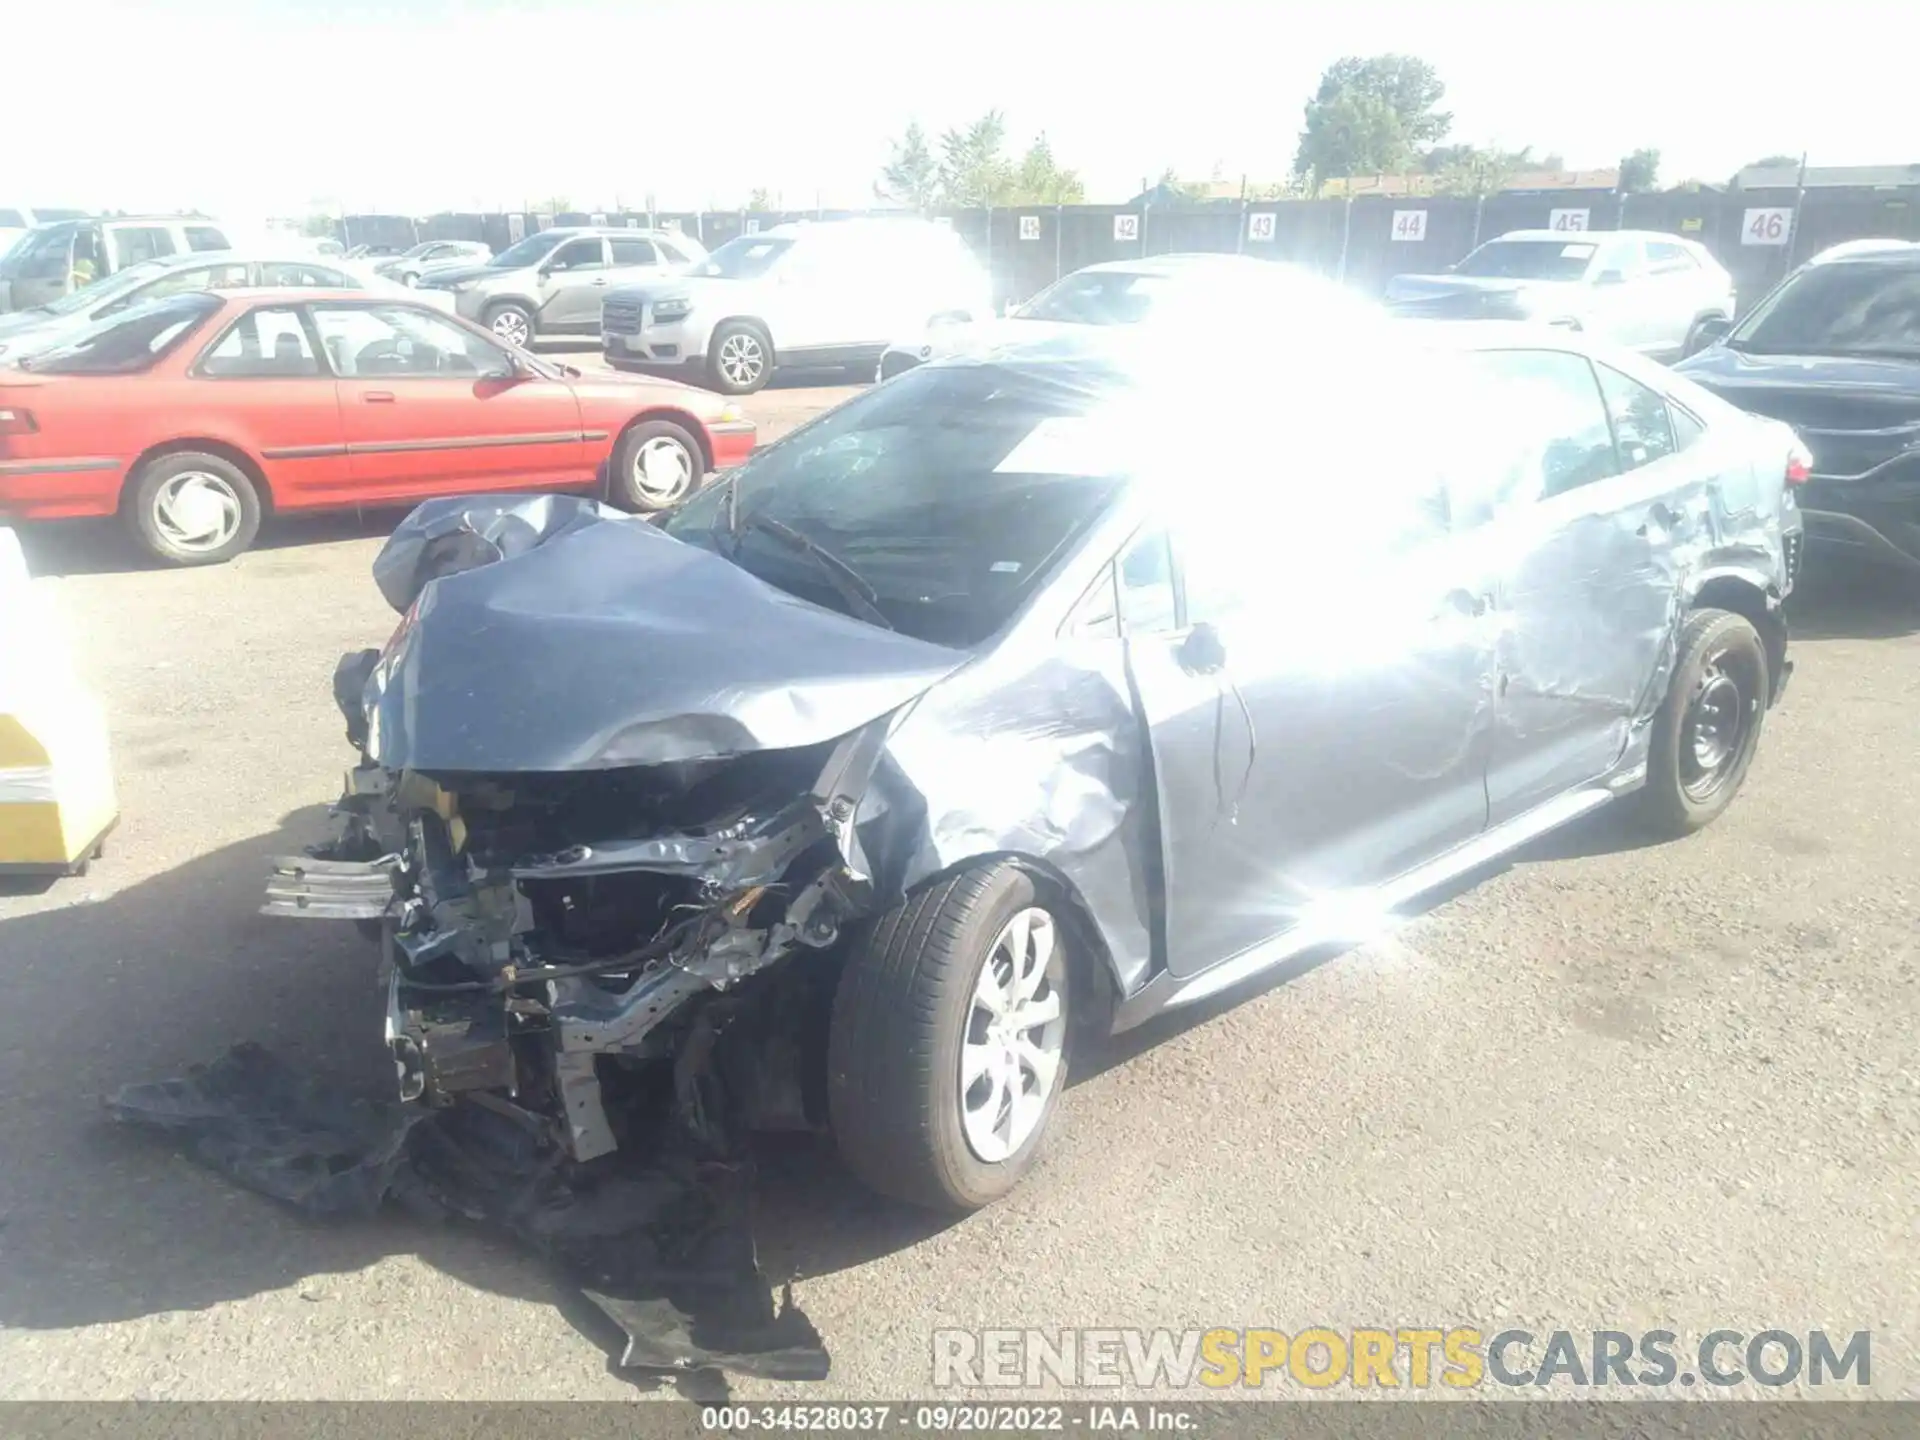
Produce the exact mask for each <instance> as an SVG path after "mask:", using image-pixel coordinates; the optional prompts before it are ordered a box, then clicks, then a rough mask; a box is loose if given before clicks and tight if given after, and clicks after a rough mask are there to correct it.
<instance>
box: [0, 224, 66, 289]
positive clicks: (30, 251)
mask: <svg viewBox="0 0 1920 1440" xmlns="http://www.w3.org/2000/svg"><path fill="white" fill-rule="evenodd" d="M74 234H75V227H74V226H72V225H42V226H40V227H39V228H38V229H35V230H29V231H28V232H27V233H26V234H24V235H22V236H21V237H20V239H19V240H18V241H17V242H15V244H14V247H13V248H12V249H11V250H9V251H7V253H6V256H5V258H0V280H55V279H58V278H59V277H60V276H61V275H62V274H63V273H64V272H65V271H66V269H67V265H68V262H69V257H70V256H71V253H72V250H73V237H74Z"/></svg>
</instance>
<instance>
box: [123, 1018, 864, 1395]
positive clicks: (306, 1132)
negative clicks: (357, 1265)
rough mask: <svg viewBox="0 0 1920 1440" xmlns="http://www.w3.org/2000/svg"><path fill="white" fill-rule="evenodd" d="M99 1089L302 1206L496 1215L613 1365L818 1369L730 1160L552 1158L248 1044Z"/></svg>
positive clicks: (810, 1340)
mask: <svg viewBox="0 0 1920 1440" xmlns="http://www.w3.org/2000/svg"><path fill="white" fill-rule="evenodd" d="M106 1104H107V1111H108V1113H109V1114H110V1115H111V1116H112V1117H113V1119H115V1120H117V1121H119V1122H121V1123H124V1124H129V1125H138V1126H143V1127H146V1128H150V1129H154V1130H159V1131H162V1132H165V1133H166V1134H168V1135H169V1136H171V1137H172V1138H173V1139H174V1141H175V1142H176V1143H177V1144H178V1145H179V1146H180V1147H181V1149H182V1150H183V1151H184V1153H185V1154H186V1155H187V1156H188V1157H189V1158H191V1159H193V1160H195V1161H197V1162H198V1163H200V1164H202V1165H205V1166H207V1167H208V1168H209V1169H211V1170H214V1171H217V1172H218V1173H220V1174H222V1175H224V1176H226V1177H227V1178H229V1179H231V1180H234V1181H236V1182H238V1183H239V1184H241V1185H244V1186H246V1187H247V1188H248V1189H250V1190H255V1191H258V1192H259V1193H261V1194H263V1195H267V1196H270V1197H272V1198H273V1199H275V1200H279V1201H281V1202H283V1203H285V1204H288V1205H291V1206H293V1207H294V1208H296V1209H298V1210H300V1211H301V1212H302V1213H304V1214H306V1215H307V1216H309V1217H312V1218H316V1219H343V1218H350V1217H366V1216H371V1215H372V1214H374V1212H376V1211H377V1210H379V1209H380V1208H381V1207H382V1206H384V1205H389V1204H391V1205H394V1206H396V1207H398V1208H401V1209H403V1210H405V1211H407V1212H409V1213H412V1214H415V1215H419V1216H424V1217H428V1218H438V1219H449V1218H455V1217H457V1218H460V1219H464V1220H468V1221H472V1222H476V1223H479V1224H482V1225H486V1226H490V1227H492V1228H494V1229H497V1230H501V1231H504V1232H505V1233H507V1234H509V1235H511V1236H512V1237H514V1238H515V1239H516V1240H518V1241H520V1242H521V1243H522V1244H524V1245H526V1246H527V1247H528V1248H529V1249H530V1250H532V1251H533V1252H534V1253H535V1254H537V1255H540V1256H541V1257H543V1258H544V1259H546V1260H548V1261H549V1262H551V1263H552V1264H554V1265H555V1266H556V1268H557V1269H558V1270H559V1271H560V1272H561V1274H562V1275H563V1276H564V1278H565V1279H566V1280H567V1281H568V1282H569V1283H571V1284H573V1285H575V1286H577V1287H578V1288H579V1289H580V1290H581V1291H582V1292H583V1293H584V1294H585V1295H586V1296H587V1297H588V1298H589V1299H591V1300H592V1301H593V1302H594V1303H595V1304H596V1305H597V1306H599V1308H600V1309H601V1310H603V1311H605V1312H606V1314H607V1315H608V1316H609V1317H610V1318H611V1319H612V1320H613V1321H614V1322H615V1323H616V1324H617V1325H619V1326H620V1328H621V1329H622V1330H623V1331H624V1332H625V1334H626V1337H627V1340H626V1349H625V1352H624V1353H623V1354H622V1355H621V1357H620V1361H619V1363H620V1364H621V1365H622V1366H623V1367H627V1368H631V1369H636V1370H648V1371H659V1372H668V1373H673V1372H680V1373H684V1372H688V1371H693V1370H700V1369H707V1368H715V1367H717V1368H720V1369H724V1370H729V1371H733V1372H735V1373H738V1374H743V1375H756V1376H762V1377H765V1378H768V1379H776V1380H823V1379H825V1378H826V1375H827V1369H828V1359H827V1352H826V1349H825V1347H824V1346H823V1345H822V1343H821V1340H820V1336H819V1333H818V1332H817V1331H816V1330H815V1329H814V1328H813V1325H812V1323H811V1322H810V1321H808V1319H807V1318H806V1316H805V1315H804V1314H803V1313H802V1312H801V1311H800V1310H799V1308H798V1307H796V1306H795V1305H794V1304H793V1299H792V1295H791V1292H790V1291H789V1292H786V1293H785V1294H783V1297H782V1303H781V1305H780V1306H779V1307H778V1308H776V1307H775V1304H774V1300H773V1296H772V1294H771V1292H770V1290H769V1287H768V1284H767V1281H766V1277H765V1276H764V1274H762V1272H761V1270H760V1267H759V1262H758V1260H757V1258H756V1256H755V1253H754V1246H753V1236H752V1231H751V1229H750V1227H749V1209H750V1206H749V1201H750V1197H751V1182H752V1176H751V1172H750V1171H749V1169H748V1168H747V1167H746V1166H745V1165H744V1164H724V1163H716V1162H712V1161H704V1160H701V1159H699V1158H697V1157H694V1156H688V1155H675V1154H671V1153H669V1154H666V1155H663V1156H662V1157H661V1158H660V1159H658V1160H656V1161H654V1162H652V1163H650V1164H647V1165H640V1164H636V1163H634V1162H631V1161H627V1160H625V1159H624V1158H616V1157H608V1161H607V1162H601V1163H598V1164H596V1165H594V1166H591V1167H584V1169H583V1167H577V1166H576V1167H564V1168H563V1165H562V1163H561V1162H562V1158H563V1157H562V1156H561V1154H560V1152H559V1151H558V1150H556V1149H555V1148H553V1147H552V1146H551V1145H550V1144H549V1143H547V1142H545V1141H544V1140H543V1139H542V1137H541V1136H539V1135H538V1134H537V1133H536V1132H535V1131H534V1130H533V1129H531V1128H529V1127H528V1126H526V1125H524V1124H522V1123H521V1122H520V1120H519V1119H517V1118H516V1117H515V1115H513V1114H510V1113H506V1112H504V1111H501V1110H495V1109H490V1108H486V1107H483V1106H481V1105H478V1104H472V1103H468V1104H462V1105H457V1106H454V1107H452V1108H450V1109H443V1110H436V1109H428V1108H426V1107H424V1106H419V1105H399V1104H372V1103H365V1102H360V1101H357V1100H354V1099H351V1098H349V1097H347V1096H344V1095H342V1094H340V1093H338V1092H335V1091H332V1090H330V1089H328V1088H327V1087H325V1086H322V1085H319V1084H317V1083H315V1082H314V1081H313V1080H311V1079H310V1078H308V1077H305V1076H302V1075H299V1074H298V1073H296V1072H295V1071H293V1070H291V1069H289V1068H288V1067H287V1066H286V1065H285V1064H283V1063H282V1062H281V1061H280V1060H278V1059H277V1058H275V1057H274V1056H273V1055H271V1054H269V1053H268V1052H267V1051H266V1050H264V1049H262V1048H261V1047H259V1046H258V1045H251V1044H248V1045H239V1046H236V1047H235V1048H234V1049H233V1050H231V1051H229V1052H228V1053H227V1054H226V1055H224V1056H222V1057H221V1058H220V1059H218V1060H216V1061H214V1062H213V1063H212V1064H210V1065H204V1066H196V1067H194V1068H193V1069H192V1070H189V1071H188V1072H187V1073H186V1074H185V1075H183V1076H181V1077H179V1078H177V1079H172V1080H162V1081H157V1082H154V1083H151V1084H140V1085H129V1086H125V1087H124V1088H122V1089H121V1090H119V1091H117V1092H116V1093H115V1094H113V1095H112V1096H110V1097H109V1098H108V1100H107V1102H106ZM583 1175H584V1176H586V1178H582V1176H583Z"/></svg>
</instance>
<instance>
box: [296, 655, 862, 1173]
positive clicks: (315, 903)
mask: <svg viewBox="0 0 1920 1440" xmlns="http://www.w3.org/2000/svg"><path fill="white" fill-rule="evenodd" d="M352 658H353V657H349V660H350V661H351V660H352ZM345 668H346V665H345V662H343V669H345ZM344 688H345V690H346V691H347V693H351V691H352V687H351V686H347V687H344ZM343 699H344V696H343ZM342 708H343V710H348V711H349V728H350V731H351V730H352V728H353V724H354V719H353V715H352V712H351V710H350V709H349V707H348V706H347V705H346V704H344V703H343V706H342ZM885 735H886V726H885V722H884V721H880V722H875V723H872V724H869V725H867V726H865V727H863V728H861V729H858V730H856V731H854V732H853V733H851V734H850V735H848V736H846V737H844V738H842V739H840V740H837V741H833V742H829V743H825V744H820V745H815V746H810V747H802V748H798V749H790V750H764V751H757V752H752V753H748V754H744V755H739V756H733V757H728V758H721V759H711V760H699V761H687V762H681V763H675V764H665V765H652V766H636V767H628V768H622V769H607V770H589V771H577V772H566V773H540V774H521V775H477V774H465V775H459V776H449V775H441V776H438V777H429V776H427V775H423V774H420V773H417V772H412V771H392V770H388V769H385V768H383V767H381V766H380V765H378V764H375V763H372V762H367V763H363V764H361V765H360V766H359V767H357V768H356V769H354V770H353V771H351V772H350V773H349V775H348V778H347V785H346V791H345V794H344V795H343V796H342V798H341V800H340V801H339V803H338V805H337V806H336V807H335V813H336V816H337V818H338V821H339V832H338V834H337V836H336V837H335V838H334V839H333V840H332V841H331V842H330V843H329V844H327V845H325V846H322V847H316V849H315V851H314V853H312V854H311V855H308V856H303V857H288V858H284V859H281V860H278V861H276V862H275V869H274V874H273V876H272V879H271V881H270V883H269V886H268V894H267V902H266V904H265V906H264V911H265V913H267V914H271V915H282V916H292V917H297V918H313V919H351V920H354V921H356V922H358V923H359V924H360V925H361V927H362V928H363V930H365V931H366V932H367V933H369V934H370V935H374V936H377V937H378V939H379V942H380V944H381V947H382V950H383V969H384V970H385V971H386V976H385V981H386V988H387V1016H386V1038H387V1044H388V1046H389V1048H390V1049H391V1051H392V1056H393V1061H394V1066H395V1070H396V1072H397V1076H398V1082H399V1089H400V1096H401V1099H402V1100H404V1101H409V1102H412V1101H419V1102H421V1103H423V1104H424V1105H426V1106H428V1107H446V1106H451V1105H454V1104H456V1103H458V1102H461V1101H463V1100H472V1101H475V1102H477V1103H479V1104H481V1105H483V1106H485V1107H487V1108H490V1109H494V1110H496V1111H499V1112H501V1113H506V1114H510V1115H512V1116H513V1117H515V1118H517V1119H518V1120H520V1122H521V1123H522V1124H524V1125H526V1126H528V1127H531V1128H533V1129H536V1130H538V1131H541V1132H543V1133H544V1134H545V1135H546V1136H547V1137H548V1138H549V1139H551V1141H552V1142H553V1143H554V1144H555V1145H556V1146H557V1147H558V1148H559V1149H560V1150H561V1151H563V1152H564V1154H565V1156H567V1157H569V1158H570V1159H571V1160H573V1161H575V1162H589V1161H593V1160H597V1159H599V1158H600V1157H602V1156H605V1155H608V1154H610V1153H612V1152H614V1151H616V1150H619V1149H622V1148H628V1147H631V1146H632V1145H634V1144H635V1143H636V1141H637V1142H639V1143H641V1144H644V1145H649V1146H650V1145H652V1144H653V1143H655V1133H656V1132H654V1131H653V1130H647V1131H646V1132H645V1134H644V1136H643V1135H642V1133H641V1127H642V1126H645V1125H647V1124H648V1123H649V1118H648V1117H654V1118H657V1109H656V1107H654V1106H653V1105H651V1104H650V1103H649V1102H650V1100H653V1099H657V1098H662V1097H670V1103H671V1113H672V1117H673V1122H674V1123H675V1124H676V1125H677V1127H678V1128H679V1129H680V1130H681V1131H683V1132H684V1133H685V1134H687V1135H690V1136H691V1137H692V1138H693V1139H694V1140H695V1141H696V1142H698V1148H699V1149H700V1150H702V1151H704V1152H705V1153H707V1154H710V1155H713V1154H725V1153H728V1152H729V1151H730V1150H731V1149H732V1148H733V1145H732V1143H731V1140H732V1139H733V1138H737V1137H738V1135H739V1134H741V1133H744V1132H746V1131H751V1130H766V1129H779V1130H784V1129H799V1128H812V1123H811V1122H810V1120H809V1115H810V1113H813V1111H812V1110H811V1108H810V1107H809V1105H808V1103H807V1101H808V1096H809V1094H810V1093H812V1092H813V1091H814V1090H815V1086H814V1085H813V1083H812V1081H811V1079H810V1077H809V1060H810V1049H809V1047H810V1037H809V1035H808V1033H807V1030H808V1027H807V1024H806V1021H807V1019H808V1017H809V1016H811V1015H817V1014H818V1013H819V1012H818V1011H817V1010H815V1009H814V1008H813V1004H814V1002H815V1001H816V1000H817V999H818V998H819V996H820V995H821V994H823V993H830V984H829V982H830V979H831V970H830V966H829V962H827V961H826V959H825V958H824V954H823V952H826V951H828V950H830V949H831V948H832V947H833V946H834V945H835V943H836V942H837V941H838V939H839V938H840V935H841V932H842V930H843V928H844V927H845V926H846V924H847V923H848V922H849V921H850V920H851V919H853V918H854V917H856V916H857V915H859V914H861V913H862V912H863V911H864V910H865V909H866V908H867V906H868V904H869V902H870V898H871V897H870V884H869V881H868V879H867V877H866V876H865V875H864V874H863V873H861V871H860V869H859V868H858V867H857V866H856V864H855V863H854V859H853V857H854V856H855V855H857V853H858V851H857V845H856V843H855V841H854V838H853V835H852V828H851V827H852V821H853V816H854V810H855V804H856V800H857V798H858V790H859V788H860V786H861V785H863V784H864V782H865V778H866V777H867V776H868V775H869V774H870V773H871V771H872V768H873V765H874V762H875V760H876V759H877V757H878V755H879V752H880V748H881V747H882V745H883V744H884V741H885ZM356 738H358V737H356ZM809 958H813V959H815V960H817V961H819V963H817V964H813V965H808V964H807V963H805V962H806V961H807V960H808V959H809ZM782 962H786V963H784V964H783V963H782ZM768 972H772V973H768Z"/></svg>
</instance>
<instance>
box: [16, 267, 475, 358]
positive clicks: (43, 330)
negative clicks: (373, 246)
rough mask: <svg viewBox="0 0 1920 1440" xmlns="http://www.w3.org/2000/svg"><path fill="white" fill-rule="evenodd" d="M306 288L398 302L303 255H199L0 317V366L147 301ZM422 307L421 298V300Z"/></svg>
mask: <svg viewBox="0 0 1920 1440" xmlns="http://www.w3.org/2000/svg"><path fill="white" fill-rule="evenodd" d="M290 285H308V286H314V287H317V288H319V289H324V290H365V291H369V292H372V293H376V294H392V295H402V294H405V293H406V291H405V289H404V288H403V287H402V286H401V285H400V283H399V282H398V281H393V280H385V279H381V278H379V277H377V276H374V275H370V274H368V273H366V271H365V270H364V268H363V267H360V266H357V265H355V264H354V263H353V262H351V261H345V260H333V259H327V258H315V257H313V256H308V255H300V254H291V255H290V254H284V253H274V252H268V253H265V254H257V253H254V252H251V251H238V250H207V251H201V252H199V253H198V254H189V255H169V256H167V257H166V258H165V259H162V260H143V261H141V262H140V263H139V264H138V265H131V266H128V267H127V268H126V269H125V270H118V271H115V272H114V273H113V274H112V275H109V276H107V277H106V279H104V280H96V281H94V282H93V284H91V285H89V286H87V287H86V288H85V289H82V290H75V291H73V292H72V293H71V294H68V295H62V296H60V297H59V298H58V299H55V300H49V301H48V302H47V303H46V304H44V305H35V306H33V307H32V308H30V309H27V310H14V311H11V312H9V313H7V314H4V315H0V362H5V363H8V364H11V363H12V362H14V361H16V360H18V359H19V358H20V357H21V356H22V355H27V354H31V353H33V352H35V351H38V350H45V349H48V348H50V347H51V346H54V345H57V344H60V343H61V342H62V341H64V340H66V339H67V338H68V337H69V336H71V335H74V334H77V333H78V332H80V331H82V330H85V329H86V328H87V327H88V326H90V325H92V324H93V323H94V322H95V321H98V320H103V319H105V318H106V317H108V316H110V315H117V314H119V313H120V312H121V311H123V310H128V309H131V308H132V307H133V306H135V305H141V304H145V303H146V302H147V301H149V300H159V299H162V298H164V297H165V296H168V295H182V294H185V293H187V292H188V291H192V290H239V289H245V288H250V287H254V286H266V287H269V288H273V289H279V288H282V287H285V286H290ZM421 298H422V299H426V298H427V297H424V296H423V297H421ZM451 301H452V297H451V296H447V295H442V296H438V297H435V298H434V299H431V300H428V302H427V303H429V304H432V305H434V308H436V309H451V308H452V305H451Z"/></svg>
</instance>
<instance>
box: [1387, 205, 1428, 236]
mask: <svg viewBox="0 0 1920 1440" xmlns="http://www.w3.org/2000/svg"><path fill="white" fill-rule="evenodd" d="M1393 238H1394V239H1395V240H1424V239H1426V238H1427V212H1426V211H1424V210H1396V211H1394V212H1393Z"/></svg>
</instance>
